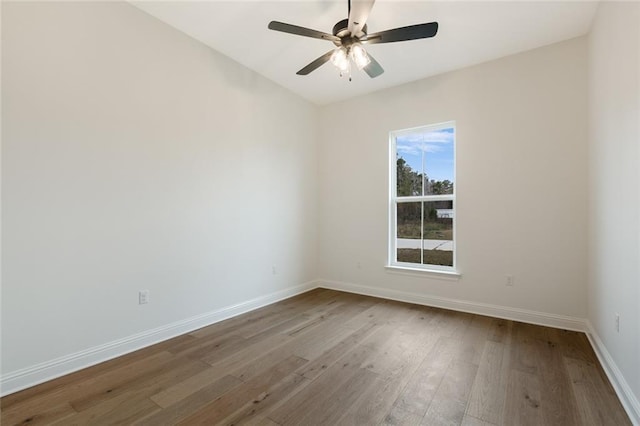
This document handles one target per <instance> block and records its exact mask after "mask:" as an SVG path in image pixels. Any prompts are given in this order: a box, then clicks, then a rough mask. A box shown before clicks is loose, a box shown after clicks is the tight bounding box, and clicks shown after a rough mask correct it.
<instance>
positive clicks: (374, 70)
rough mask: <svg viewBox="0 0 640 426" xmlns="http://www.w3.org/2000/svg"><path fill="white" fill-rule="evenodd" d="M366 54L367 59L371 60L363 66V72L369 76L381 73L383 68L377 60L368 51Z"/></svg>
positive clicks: (374, 76) (373, 76) (372, 76)
mask: <svg viewBox="0 0 640 426" xmlns="http://www.w3.org/2000/svg"><path fill="white" fill-rule="evenodd" d="M367 55H368V56H369V59H370V60H371V62H369V65H367V66H366V67H364V68H363V69H364V72H366V73H367V74H369V77H371V78H376V77H377V76H379V75H380V74H382V73H383V72H384V70H383V69H382V67H381V66H380V64H379V63H378V61H376V60H375V59H374V57H373V56H371V54H370V53H367Z"/></svg>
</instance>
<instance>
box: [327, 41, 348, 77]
mask: <svg viewBox="0 0 640 426" xmlns="http://www.w3.org/2000/svg"><path fill="white" fill-rule="evenodd" d="M331 63H332V64H333V65H335V67H336V68H338V69H339V70H340V72H341V73H346V72H348V71H349V68H350V66H349V65H350V64H349V56H348V55H347V49H345V48H344V47H339V48H337V49H336V50H334V51H333V55H331Z"/></svg>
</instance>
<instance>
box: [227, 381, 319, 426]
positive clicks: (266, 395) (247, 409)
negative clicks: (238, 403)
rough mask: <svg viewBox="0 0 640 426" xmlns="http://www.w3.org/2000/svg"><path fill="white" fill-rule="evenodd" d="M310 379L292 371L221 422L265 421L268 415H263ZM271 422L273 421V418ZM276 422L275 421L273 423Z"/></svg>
mask: <svg viewBox="0 0 640 426" xmlns="http://www.w3.org/2000/svg"><path fill="white" fill-rule="evenodd" d="M309 382H310V380H308V379H306V378H304V377H303V376H301V375H299V374H297V373H292V374H290V375H288V376H287V377H285V378H284V379H282V380H281V381H280V382H279V383H277V384H276V385H275V386H273V387H272V388H270V389H269V390H268V391H265V392H263V393H262V394H260V395H258V397H256V398H254V399H253V400H251V401H249V402H247V403H245V405H244V406H242V407H241V408H240V409H238V410H236V411H235V412H234V413H233V414H231V415H230V416H228V417H227V418H225V419H224V420H222V421H221V422H220V424H221V425H229V426H230V425H240V424H253V423H254V422H256V420H254V419H256V418H257V419H261V418H262V419H263V420H260V421H259V422H258V423H260V422H264V421H265V420H264V419H266V417H262V414H263V413H265V412H266V411H267V410H269V409H270V408H272V407H274V406H275V405H277V404H278V403H279V402H280V401H282V400H283V399H286V398H287V397H288V396H289V395H291V394H292V393H294V392H296V391H297V390H298V389H300V388H303V387H304V386H307V385H308V384H309ZM268 421H269V422H271V423H273V422H272V421H271V420H268ZM273 424H275V423H273Z"/></svg>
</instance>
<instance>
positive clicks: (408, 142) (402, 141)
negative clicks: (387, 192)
mask: <svg viewBox="0 0 640 426" xmlns="http://www.w3.org/2000/svg"><path fill="white" fill-rule="evenodd" d="M453 141H454V129H453V127H445V128H441V129H436V130H427V129H415V130H411V131H407V132H403V133H402V134H400V135H398V136H397V137H396V189H397V196H398V197H407V196H415V195H442V194H453V191H454V177H453V174H454V166H453V163H454V153H453V145H454V143H453ZM423 191H424V192H423Z"/></svg>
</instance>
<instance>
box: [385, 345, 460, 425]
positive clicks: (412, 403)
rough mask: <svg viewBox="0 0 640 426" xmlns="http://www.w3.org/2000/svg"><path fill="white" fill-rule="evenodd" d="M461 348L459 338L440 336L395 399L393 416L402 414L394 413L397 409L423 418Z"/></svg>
mask: <svg viewBox="0 0 640 426" xmlns="http://www.w3.org/2000/svg"><path fill="white" fill-rule="evenodd" d="M460 348H461V342H460V341H459V340H457V339H452V338H449V337H440V338H438V340H437V342H436V344H435V345H434V347H433V348H432V349H431V350H430V351H429V352H427V354H426V357H425V359H424V360H423V362H422V364H421V365H420V366H419V368H418V370H417V371H416V372H415V373H414V375H413V377H412V378H411V380H410V381H409V383H408V384H407V386H406V387H405V388H404V389H403V391H402V393H401V394H400V395H399V396H398V398H397V399H396V400H395V402H394V406H393V408H392V410H391V414H392V416H400V415H399V414H398V415H396V414H394V413H395V411H399V412H404V411H407V412H410V413H414V414H416V415H418V416H419V417H420V418H421V419H422V418H423V417H424V415H425V414H426V413H427V410H428V409H429V406H430V405H431V402H432V400H433V397H434V396H435V394H436V391H437V390H438V387H439V386H440V383H441V382H442V379H443V378H444V376H445V373H446V372H447V370H448V368H449V365H450V364H451V362H453V360H454V359H455V357H456V354H457V353H458V352H459V350H460Z"/></svg>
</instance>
